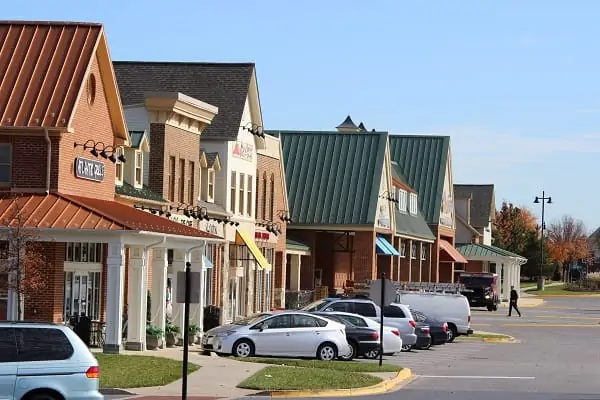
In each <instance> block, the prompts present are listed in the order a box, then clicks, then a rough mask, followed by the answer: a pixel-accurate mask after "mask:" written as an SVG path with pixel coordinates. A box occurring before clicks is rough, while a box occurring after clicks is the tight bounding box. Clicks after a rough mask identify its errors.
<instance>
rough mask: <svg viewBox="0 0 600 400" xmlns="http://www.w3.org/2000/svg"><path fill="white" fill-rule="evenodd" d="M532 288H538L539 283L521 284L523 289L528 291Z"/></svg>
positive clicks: (528, 282) (527, 282)
mask: <svg viewBox="0 0 600 400" xmlns="http://www.w3.org/2000/svg"><path fill="white" fill-rule="evenodd" d="M532 287H537V282H530V281H526V282H521V289H527V288H532Z"/></svg>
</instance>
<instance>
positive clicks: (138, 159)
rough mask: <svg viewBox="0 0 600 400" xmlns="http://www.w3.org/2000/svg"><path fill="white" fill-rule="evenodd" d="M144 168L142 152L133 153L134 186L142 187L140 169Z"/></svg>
mask: <svg viewBox="0 0 600 400" xmlns="http://www.w3.org/2000/svg"><path fill="white" fill-rule="evenodd" d="M143 166H144V159H143V156H142V152H141V151H140V150H136V151H135V177H134V178H135V186H136V187H142V186H143V182H142V177H143V176H144V175H143V173H142V168H143Z"/></svg>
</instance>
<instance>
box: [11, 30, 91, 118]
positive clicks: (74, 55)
mask: <svg viewBox="0 0 600 400" xmlns="http://www.w3.org/2000/svg"><path fill="white" fill-rule="evenodd" d="M101 34H102V24H96V23H79V22H25V21H0V77H1V78H0V79H1V80H0V127H29V128H34V127H43V128H67V127H68V124H69V122H70V120H71V116H72V113H73V110H74V108H75V104H76V101H77V98H78V95H79V93H80V90H81V88H82V86H83V83H84V79H85V76H86V72H87V69H88V66H89V65H90V63H91V60H92V59H93V55H94V52H95V50H96V48H97V44H98V41H99V39H100V36H101Z"/></svg>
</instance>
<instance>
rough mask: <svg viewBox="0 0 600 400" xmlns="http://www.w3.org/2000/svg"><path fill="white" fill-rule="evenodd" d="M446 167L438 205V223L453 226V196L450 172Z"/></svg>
mask: <svg viewBox="0 0 600 400" xmlns="http://www.w3.org/2000/svg"><path fill="white" fill-rule="evenodd" d="M448 169H449V168H448V167H446V176H445V179H444V189H443V190H444V191H443V192H442V205H441V207H440V225H444V226H447V227H449V228H454V198H453V193H452V184H451V182H450V174H448Z"/></svg>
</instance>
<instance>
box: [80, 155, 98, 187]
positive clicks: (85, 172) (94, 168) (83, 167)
mask: <svg viewBox="0 0 600 400" xmlns="http://www.w3.org/2000/svg"><path fill="white" fill-rule="evenodd" d="M75 176H76V177H77V178H80V179H87V180H89V181H95V182H102V181H104V164H103V163H101V162H100V161H96V160H90V159H88V158H83V157H77V158H76V159H75Z"/></svg>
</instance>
